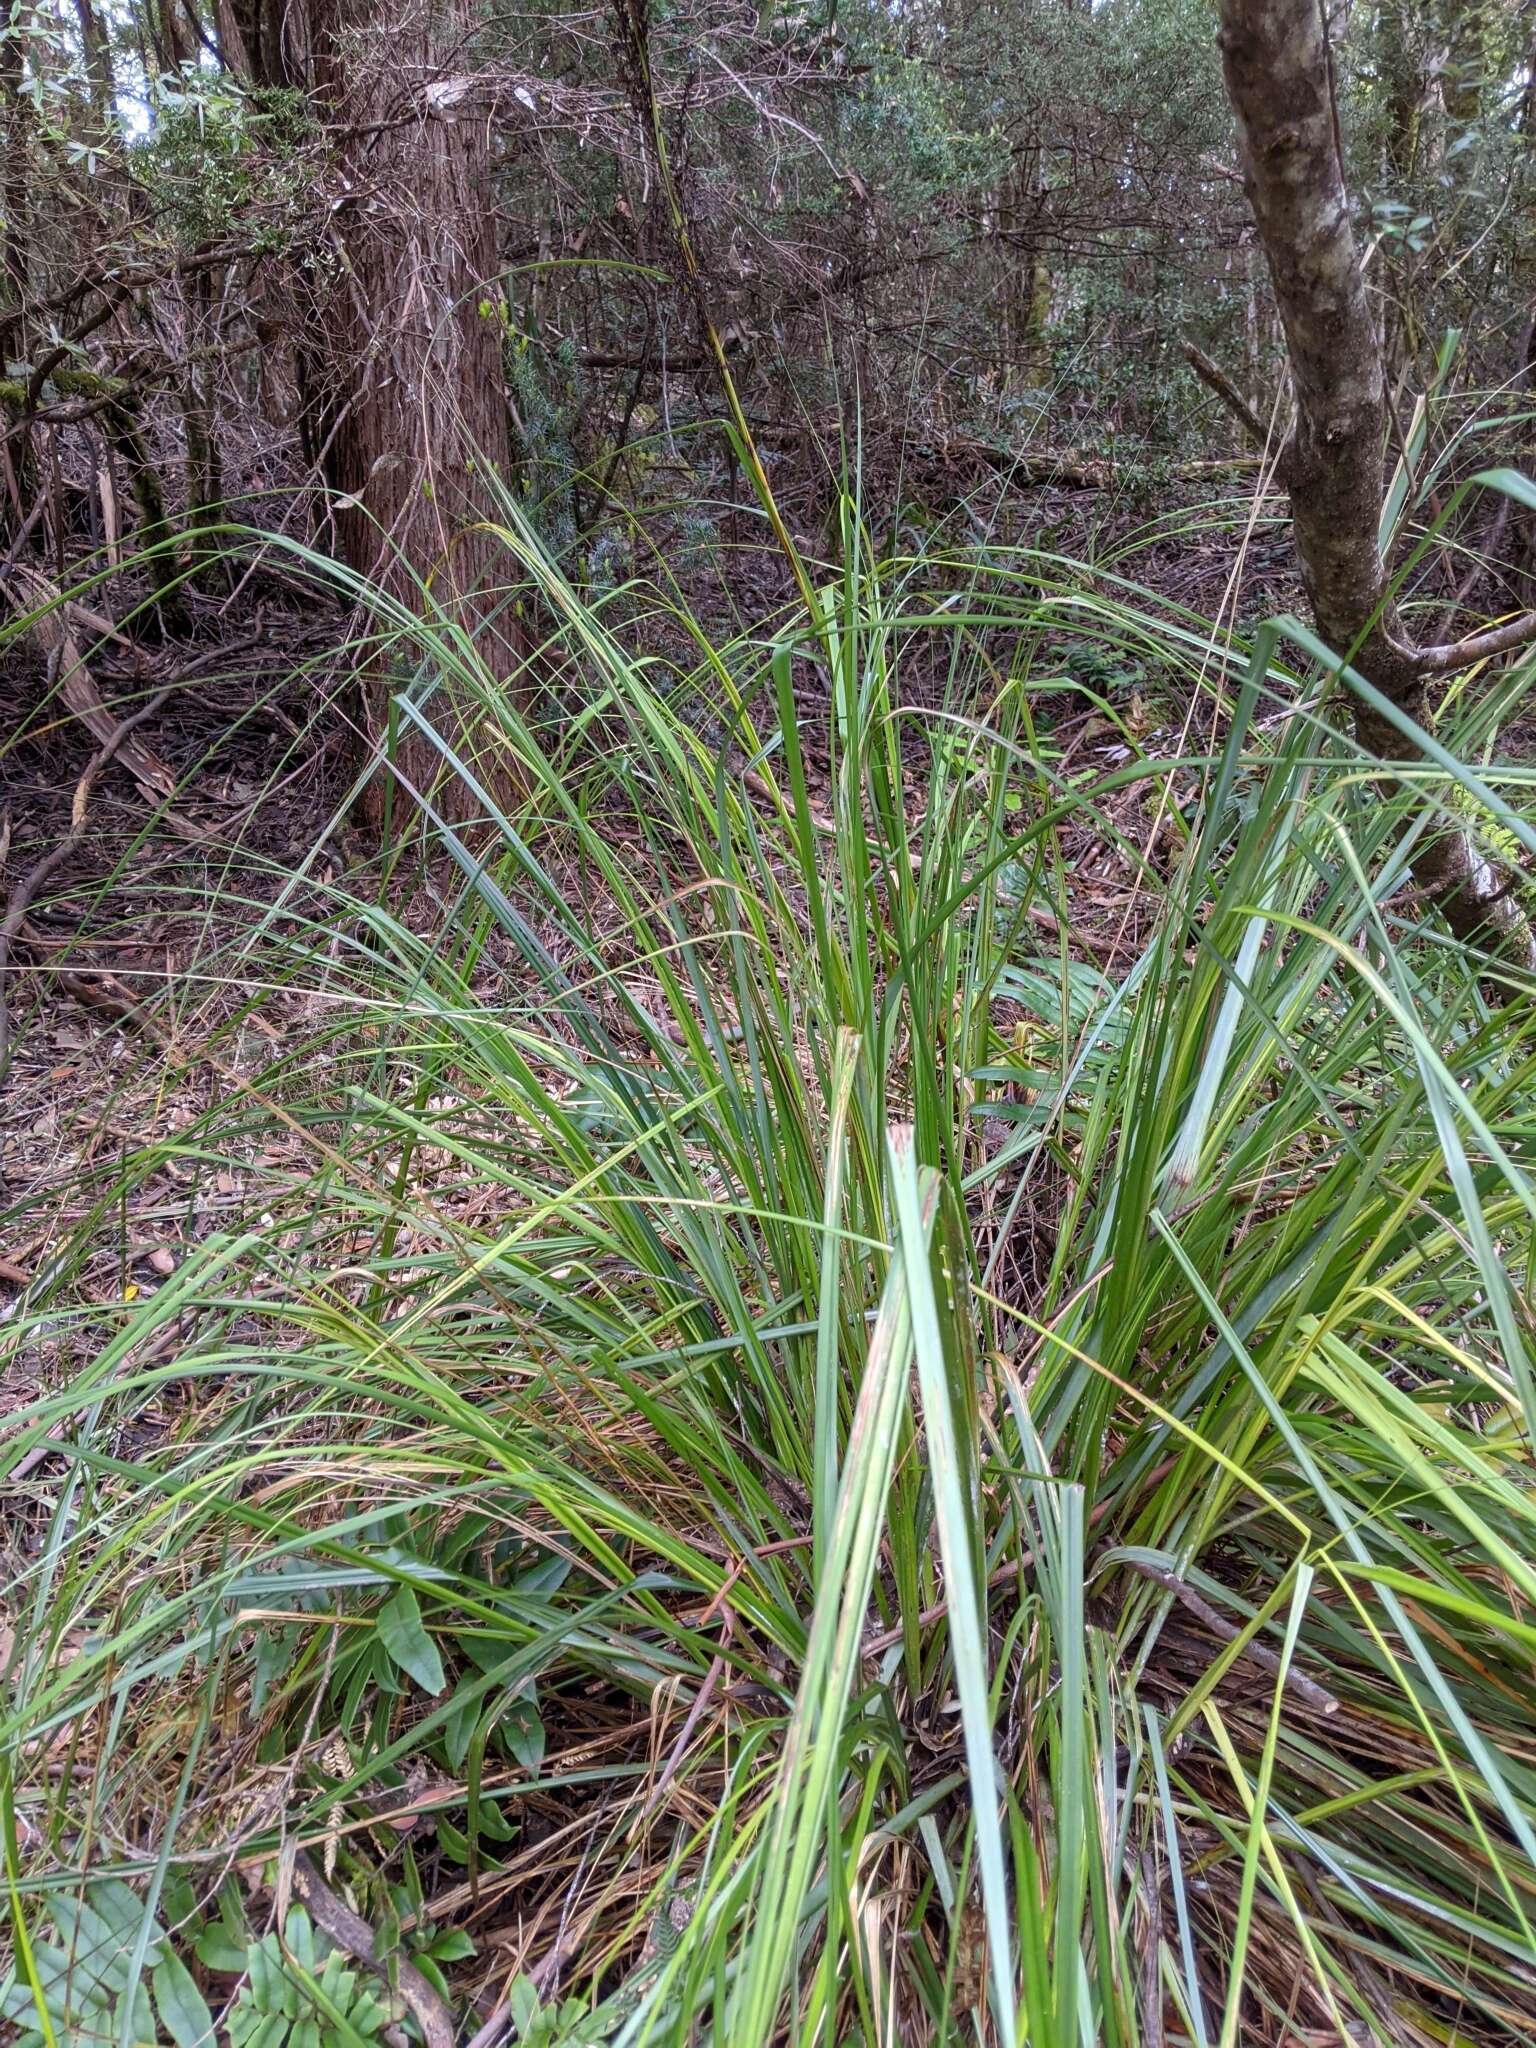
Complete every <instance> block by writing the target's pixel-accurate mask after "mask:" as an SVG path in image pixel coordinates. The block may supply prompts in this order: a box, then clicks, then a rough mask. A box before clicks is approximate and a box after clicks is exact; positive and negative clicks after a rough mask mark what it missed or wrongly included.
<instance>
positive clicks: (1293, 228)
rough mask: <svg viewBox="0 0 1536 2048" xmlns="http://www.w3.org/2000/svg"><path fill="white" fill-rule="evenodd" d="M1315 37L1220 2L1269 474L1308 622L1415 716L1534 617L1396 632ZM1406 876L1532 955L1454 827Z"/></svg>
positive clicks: (1372, 712)
mask: <svg viewBox="0 0 1536 2048" xmlns="http://www.w3.org/2000/svg"><path fill="white" fill-rule="evenodd" d="M1327 38H1328V30H1327V23H1326V19H1325V15H1324V12H1323V8H1322V6H1321V5H1320V4H1319V0H1221V33H1220V44H1221V50H1222V56H1223V60H1224V64H1225V69H1226V78H1227V89H1228V93H1229V95H1230V97H1231V101H1232V107H1233V111H1234V113H1235V115H1236V119H1237V140H1238V148H1239V154H1240V157H1241V161H1242V168H1243V180H1244V185H1245V187H1246V189H1247V193H1248V201H1249V204H1250V206H1251V207H1252V209H1253V215H1254V220H1255V222H1256V224H1257V227H1258V231H1259V239H1260V241H1261V243H1262V244H1263V248H1264V253H1265V256H1266V258H1267V260H1268V264H1269V270H1270V275H1271V277H1272V279H1273V282H1274V289H1275V299H1276V302H1277V305H1278V307H1279V311H1280V318H1281V322H1282V324H1283V326H1284V330H1285V339H1286V345H1287V351H1288V354H1289V358H1290V366H1291V379H1292V384H1293V387H1294V392H1295V401H1296V411H1295V425H1294V428H1293V430H1292V433H1291V436H1290V440H1289V443H1288V445H1287V447H1286V449H1285V452H1284V457H1283V462H1282V474H1283V478H1284V481H1285V484H1286V487H1287V489H1288V491H1289V493H1290V501H1291V513H1292V519H1293V523H1294V527H1295V534H1296V548H1297V553H1298V555H1299V556H1300V558H1301V566H1302V573H1303V577H1304V579H1305V582H1306V586H1307V590H1308V594H1309V596H1310V598H1311V602H1312V609H1313V613H1314V616H1315V619H1316V622H1317V628H1318V631H1319V633H1320V634H1321V635H1322V637H1323V638H1324V639H1325V640H1326V641H1327V642H1328V644H1329V646H1330V647H1331V648H1333V650H1334V651H1335V652H1336V653H1337V654H1339V655H1340V656H1342V657H1345V658H1347V659H1348V660H1349V661H1350V663H1351V664H1352V665H1353V666H1354V668H1356V669H1357V670H1358V672H1359V673H1360V674H1361V675H1363V676H1364V677H1365V679H1366V681H1367V682H1369V683H1371V684H1373V685H1374V686H1375V688H1376V689H1377V690H1378V691H1380V692H1381V694H1382V695H1383V696H1384V697H1385V698H1386V699H1387V700H1388V701H1389V702H1390V703H1391V705H1392V706H1393V707H1394V709H1395V710H1396V711H1397V712H1398V713H1399V714H1405V715H1406V716H1407V717H1408V718H1410V719H1412V720H1413V722H1414V724H1415V725H1417V726H1419V727H1421V728H1423V727H1426V726H1427V725H1428V723H1429V719H1430V716H1431V704H1430V697H1429V685H1430V679H1431V677H1433V676H1435V675H1443V674H1445V673H1446V672H1448V671H1449V670H1450V669H1452V668H1455V667H1458V666H1464V665H1466V664H1467V663H1470V662H1471V661H1474V660H1478V659H1485V658H1491V657H1492V656H1494V655H1496V654H1498V653H1499V652H1501V651H1503V650H1504V649H1506V648H1508V647H1511V646H1515V645H1518V644H1520V643H1521V642H1522V641H1524V640H1526V639H1529V638H1530V637H1532V635H1533V633H1536V620H1521V621H1516V622H1515V624H1514V625H1513V626H1512V627H1506V628H1503V629H1499V630H1497V631H1496V632H1494V633H1492V634H1482V635H1474V636H1473V637H1472V638H1470V639H1468V640H1466V641H1464V642H1459V643H1455V644H1454V645H1451V646H1446V647H1437V648H1424V647H1415V646H1413V645H1411V644H1409V643H1408V642H1407V641H1406V639H1405V638H1404V635H1403V631H1402V626H1401V622H1400V620H1399V618H1398V615H1397V611H1396V608H1395V606H1394V605H1393V603H1392V600H1391V596H1390V593H1389V590H1388V584H1387V574H1386V565H1385V563H1384V562H1383V559H1382V555H1381V550H1380V545H1379V541H1378V529H1379V525H1380V519H1381V508H1382V489H1383V481H1384V477H1383V461H1384V451H1385V447H1386V437H1387V428H1388V424H1389V417H1388V408H1389V399H1388V391H1387V382H1386V373H1385V367H1384V364H1383V360H1382V354H1381V347H1380V342H1379V339H1378V335H1377V330H1376V322H1375V319H1374V316H1373V313H1372V310H1371V306H1370V303H1369V300H1368V299H1367V296H1366V289H1365V279H1364V274H1363V271H1362V269H1361V263H1360V252H1359V248H1358V246H1357V244H1356V241H1355V236H1354V230H1353V227H1352V225H1351V221H1350V205H1349V194H1348V191H1347V188H1346V185H1345V179H1344V169H1343V164H1342V162H1341V161H1340V148H1339V130H1338V120H1337V111H1336V107H1335V104H1334V97H1333V89H1332V64H1331V59H1330V52H1329V48H1328V40H1327ZM1354 719H1355V734H1356V737H1357V739H1358V740H1359V742H1360V744H1361V746H1362V747H1363V748H1364V749H1365V750H1366V751H1367V752H1369V753H1371V754H1373V755H1375V756H1377V757H1378V758H1380V759H1383V760H1400V759H1402V758H1404V757H1405V756H1406V755H1411V754H1412V753H1413V751H1414V749H1413V745H1412V742H1411V741H1410V740H1409V739H1408V738H1407V737H1406V736H1405V735H1404V733H1403V731H1402V729H1401V728H1400V726H1399V725H1398V724H1397V723H1396V722H1395V721H1394V720H1393V719H1391V718H1389V717H1387V716H1386V715H1385V714H1384V713H1382V712H1381V711H1380V710H1379V709H1377V708H1376V707H1375V706H1373V705H1372V704H1370V703H1368V702H1367V701H1366V700H1365V699H1364V698H1360V697H1357V699H1356V701H1355V706H1354ZM1414 874H1415V879H1416V880H1417V881H1418V882H1419V884H1420V885H1421V886H1422V887H1423V888H1425V889H1426V890H1427V891H1428V892H1429V893H1430V894H1431V895H1432V896H1433V897H1434V898H1435V899H1436V901H1437V902H1438V903H1439V905H1440V908H1441V910H1442V912H1443V914H1444V916H1445V918H1446V921H1447V923H1448V924H1449V925H1450V927H1451V929H1452V931H1453V932H1455V933H1456V935H1457V936H1458V937H1459V938H1463V939H1466V940H1469V941H1475V942H1477V943H1479V944H1482V945H1485V946H1488V947H1490V948H1491V949H1493V950H1495V951H1497V952H1499V953H1500V954H1502V955H1504V956H1505V957H1511V958H1514V959H1516V960H1518V961H1519V962H1520V963H1521V964H1523V965H1526V966H1528V967H1536V951H1533V946H1532V938H1531V932H1530V927H1529V924H1528V922H1527V920H1526V918H1525V916H1524V914H1523V912H1522V910H1521V908H1520V904H1519V899H1518V897H1517V895H1516V894H1514V893H1513V892H1512V891H1511V890H1510V889H1509V888H1508V887H1507V886H1506V884H1505V881H1504V880H1503V878H1501V877H1500V876H1499V875H1498V873H1497V871H1496V870H1495V868H1494V867H1493V865H1492V864H1491V863H1490V862H1489V861H1488V860H1486V859H1485V858H1483V856H1482V855H1481V854H1480V853H1479V851H1478V850H1477V848H1476V846H1475V845H1474V844H1473V842H1472V840H1471V838H1470V836H1469V835H1468V833H1467V832H1466V831H1465V830H1463V829H1462V828H1461V827H1460V826H1458V825H1456V824H1454V823H1452V822H1448V821H1444V820H1440V821H1437V822H1436V823H1435V824H1433V825H1432V826H1431V827H1430V829H1428V830H1427V831H1426V833H1425V835H1424V836H1423V838H1422V839H1421V841H1420V844H1419V846H1418V848H1417V850H1416V852H1415V855H1414Z"/></svg>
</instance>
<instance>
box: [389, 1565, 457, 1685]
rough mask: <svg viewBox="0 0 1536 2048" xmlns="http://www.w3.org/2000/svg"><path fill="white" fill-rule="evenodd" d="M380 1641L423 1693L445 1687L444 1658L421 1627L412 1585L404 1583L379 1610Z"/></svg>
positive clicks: (419, 1610)
mask: <svg viewBox="0 0 1536 2048" xmlns="http://www.w3.org/2000/svg"><path fill="white" fill-rule="evenodd" d="M379 1640H380V1642H381V1643H383V1645H384V1647H385V1649H386V1650H388V1652H389V1654H390V1656H391V1657H392V1658H393V1659H394V1661H395V1662H396V1663H397V1664H398V1665H399V1666H400V1669H401V1670H402V1671H403V1672H404V1673H405V1674H406V1676H407V1677H408V1678H414V1679H415V1681H416V1683H417V1684H418V1685H419V1686H420V1687H421V1689H422V1691H423V1692H429V1693H432V1694H434V1695H436V1694H437V1693H440V1692H441V1691H442V1689H443V1685H444V1682H445V1681H444V1678H443V1660H442V1658H441V1657H440V1656H439V1655H438V1653H437V1645H436V1643H434V1642H433V1640H432V1638H431V1637H430V1636H429V1635H428V1634H427V1631H426V1629H425V1628H424V1627H423V1626H422V1620H421V1609H420V1607H419V1606H418V1605H417V1602H416V1595H415V1594H414V1593H413V1592H412V1591H411V1589H410V1587H409V1586H402V1587H401V1588H400V1590H399V1592H397V1593H396V1594H395V1595H394V1596H393V1597H392V1598H391V1599H389V1600H387V1601H386V1602H385V1603H384V1605H383V1607H381V1608H380V1610H379Z"/></svg>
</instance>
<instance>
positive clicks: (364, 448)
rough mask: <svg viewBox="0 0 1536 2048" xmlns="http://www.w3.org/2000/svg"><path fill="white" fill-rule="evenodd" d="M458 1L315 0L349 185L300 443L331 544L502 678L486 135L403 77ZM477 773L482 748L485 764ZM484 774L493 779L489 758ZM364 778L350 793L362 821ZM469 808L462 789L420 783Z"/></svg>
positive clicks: (505, 634) (316, 333)
mask: <svg viewBox="0 0 1536 2048" xmlns="http://www.w3.org/2000/svg"><path fill="white" fill-rule="evenodd" d="M470 28H471V20H470V14H469V9H468V4H467V0H436V4H434V0H412V4H410V5H409V6H408V7H407V9H406V11H405V12H404V13H403V14H402V13H401V12H400V11H399V10H398V9H396V8H391V7H386V6H384V5H383V4H382V0H314V4H313V6H312V9H311V13H310V19H309V31H310V33H309V61H310V66H311V72H312V84H313V87H314V89H315V91H316V93H317V94H318V96H319V97H320V99H321V100H322V101H323V102H325V103H328V104H329V106H330V107H331V108H332V109H333V110H335V111H336V112H337V113H338V114H343V113H344V118H345V121H346V123H347V139H346V140H345V141H344V142H343V144H342V149H343V165H342V169H343V175H344V178H345V182H346V184H347V186H348V187H350V189H351V191H352V193H353V195H354V197H353V198H352V200H351V202H350V203H349V204H347V205H345V206H343V207H341V208H340V209H338V211H337V214H336V220H337V223H338V246H337V247H335V248H334V249H333V250H332V251H330V252H328V254H329V255H330V257H331V259H332V261H333V263H334V265H335V272H334V276H333V280H332V282H331V283H330V284H329V286H328V288H327V290H326V293H325V302H324V303H323V304H322V305H319V306H317V308H316V313H317V318H316V320H315V321H314V323H313V324H312V339H313V344H314V357H313V359H312V362H311V365H310V372H311V381H312V383H313V386H314V390H313V392H312V399H313V402H314V403H315V409H316V415H317V416H316V418H315V420H314V422H313V432H314V435H315V445H316V446H317V447H318V448H320V449H323V450H324V451H325V452H324V455H323V458H322V459H323V466H324V471H325V477H326V481H327V482H328V484H329V485H330V486H331V488H332V490H333V491H334V492H335V493H336V494H337V496H338V509H337V512H336V532H337V542H338V545H339V548H340V551H341V553H342V555H343V558H344V559H345V560H346V561H347V563H348V564H349V565H350V566H351V567H352V568H353V569H355V570H357V571H358V572H359V573H361V574H363V575H366V576H369V577H371V578H373V579H374V580H375V581H376V582H377V583H378V584H379V585H380V586H381V587H382V588H383V589H384V590H385V591H387V592H388V593H389V594H390V595H391V596H393V597H395V598H397V599H399V600H400V601H401V602H403V603H404V604H406V605H408V606H410V607H411V608H413V609H419V608H420V602H421V586H422V584H423V583H430V586H431V589H432V593H433V598H434V600H435V602H436V603H437V604H439V605H442V606H443V607H444V608H445V609H446V610H447V611H448V612H449V613H450V615H451V616H453V617H454V618H455V619H456V620H457V622H458V623H459V624H460V625H461V626H463V627H464V629H465V630H466V631H468V632H471V633H474V634H475V635H476V636H477V640H478V642H479V644H480V645H481V647H482V648H483V649H484V650H485V651H486V652H487V654H488V657H489V665H490V667H491V668H492V670H493V672H494V673H496V674H497V675H498V676H501V677H505V676H506V675H507V674H508V672H509V670H510V669H511V667H512V666H513V665H514V664H513V659H510V658H509V656H511V657H515V652H516V650H515V646H512V645H511V642H512V640H513V637H514V636H513V634H512V632H511V630H510V628H509V627H504V626H502V625H500V624H498V623H495V622H493V615H494V614H495V613H496V612H497V609H498V600H499V598H500V596H501V595H502V591H501V589H500V588H498V586H504V585H505V584H506V582H507V580H508V578H507V564H506V558H505V554H504V551H503V549H502V547H501V545H500V543H499V542H498V540H497V539H496V538H495V536H494V535H491V534H488V533H486V532H484V531H481V530H477V528H478V524H479V522H482V521H484V520H485V519H486V518H488V517H489V516H491V515H492V514H493V511H494V496H493V493H492V491H491V489H490V487H489V481H488V479H489V476H490V474H491V473H492V472H499V473H500V475H501V476H503V477H505V476H506V475H507V474H508V472H509V470H510V465H511V457H512V450H511V442H510V434H509V425H508V415H507V405H506V392H505V385H504V382H503V377H502V364H501V342H502V324H501V318H500V291H499V288H497V287H495V286H494V285H491V286H490V287H489V288H488V283H487V281H488V280H491V279H493V278H494V275H495V270H496V248H495V234H494V216H493V210H492V184H493V174H492V163H491V154H490V137H489V132H488V129H487V126H486V124H485V123H483V122H450V121H440V120H436V119H433V118H431V116H430V114H429V113H428V112H427V111H426V108H425V105H424V100H423V95H422V92H421V90H420V88H421V85H422V83H423V82H424V81H426V80H429V79H431V78H432V77H434V76H437V75H439V73H440V71H441V68H442V64H443V62H444V61H445V59H446V58H447V57H448V56H450V55H451V54H453V53H455V52H457V51H459V50H460V49H461V48H462V45H463V43H464V42H465V40H466V38H467V37H468V35H469V33H470ZM388 694H389V692H388V684H387V679H386V678H385V677H384V676H383V675H381V674H380V673H379V671H378V669H377V667H375V668H373V669H371V670H370V671H368V672H367V673H366V674H365V676H364V677H363V683H362V699H363V716H364V721H365V726H366V730H367V733H368V737H369V739H370V740H371V741H372V742H374V743H377V742H378V741H379V739H380V738H381V736H382V734H383V732H384V728H385V723H386V718H387V709H388ZM430 715H431V716H432V718H433V719H434V722H435V723H436V724H437V725H438V727H439V730H444V728H445V727H446V731H445V737H447V738H448V739H449V740H450V741H451V743H452V744H453V745H454V746H455V747H456V748H457V749H459V750H461V751H462V750H465V749H467V750H468V754H469V757H470V758H471V759H472V758H474V756H475V754H476V753H477V751H483V749H478V748H477V745H476V741H475V736H474V729H473V722H472V720H471V718H470V716H469V713H468V707H462V708H461V710H460V712H459V714H458V715H457V716H456V717H455V716H452V715H450V714H449V713H448V712H447V711H446V709H445V706H444V702H443V700H442V698H441V697H438V698H435V699H434V700H433V705H432V708H431V713H430ZM395 758H396V765H397V767H398V768H399V770H400V772H401V774H402V776H403V777H404V779H405V781H406V782H407V783H409V784H412V785H414V786H415V787H416V788H417V789H418V790H422V789H424V787H425V786H426V785H427V784H429V783H431V782H432V781H433V780H434V779H436V778H438V777H439V773H440V762H439V758H438V756H437V754H436V752H435V750H434V749H433V748H432V746H431V744H430V743H429V742H427V741H425V740H423V739H421V738H420V737H416V738H409V737H407V738H404V739H402V740H401V742H400V744H399V746H398V748H397V751H396V757H395ZM484 768H485V772H487V773H490V774H491V775H492V777H493V779H495V777H496V774H497V769H496V764H495V763H486V764H484ZM502 779H505V777H504V772H503V776H502ZM382 795H383V788H382V783H381V781H380V779H379V778H375V783H374V786H373V793H372V795H371V797H370V799H369V801H368V802H367V804H366V805H365V810H366V811H367V812H368V813H369V814H370V815H372V816H373V817H375V818H377V816H378V815H379V813H380V811H381V808H382ZM437 802H438V806H439V808H441V807H442V806H443V805H444V804H446V805H447V807H448V811H449V814H450V815H456V816H459V817H462V816H463V815H465V813H466V811H467V810H468V809H470V808H473V805H472V804H471V802H470V799H469V798H468V794H467V792H465V791H463V789H462V786H458V787H457V788H456V787H455V785H454V784H452V783H449V784H445V785H444V786H443V788H442V789H441V790H440V792H439V796H438V799H437Z"/></svg>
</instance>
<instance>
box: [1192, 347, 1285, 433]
mask: <svg viewBox="0 0 1536 2048" xmlns="http://www.w3.org/2000/svg"><path fill="white" fill-rule="evenodd" d="M1183 348H1184V359H1185V361H1186V362H1187V363H1188V364H1189V367H1190V368H1191V369H1192V370H1193V371H1194V373H1195V375H1196V376H1197V377H1198V378H1199V379H1200V382H1201V383H1202V384H1203V385H1204V386H1205V387H1206V389H1207V390H1208V391H1213V392H1214V393H1215V394H1216V396H1217V397H1218V398H1219V399H1220V400H1221V402H1222V404H1223V405H1224V406H1225V407H1226V408H1227V411H1228V412H1229V413H1231V414H1232V415H1233V417H1234V418H1235V419H1236V420H1238V421H1239V422H1240V423H1241V425H1242V428H1243V431H1244V432H1245V433H1246V434H1247V435H1248V438H1249V439H1250V440H1252V441H1256V442H1257V443H1258V445H1259V446H1260V447H1261V448H1262V447H1264V446H1265V445H1266V444H1267V442H1268V440H1269V436H1268V434H1267V433H1266V432H1265V431H1264V422H1263V421H1262V420H1261V419H1260V418H1259V416H1258V414H1257V412H1255V410H1254V409H1253V407H1252V406H1251V405H1250V404H1249V402H1248V400H1247V399H1246V398H1244V396H1243V394H1242V392H1241V391H1239V390H1238V388H1237V386H1236V385H1235V384H1234V383H1233V382H1232V379H1231V378H1230V377H1229V376H1228V375H1227V373H1226V371H1225V370H1224V369H1223V368H1222V367H1221V365H1220V363H1217V362H1213V361H1212V359H1211V358H1210V357H1209V356H1208V355H1207V354H1206V352H1205V350H1204V349H1203V348H1198V347H1197V346H1196V345H1195V343H1194V342H1192V341H1186V342H1185V343H1184V344H1183Z"/></svg>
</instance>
